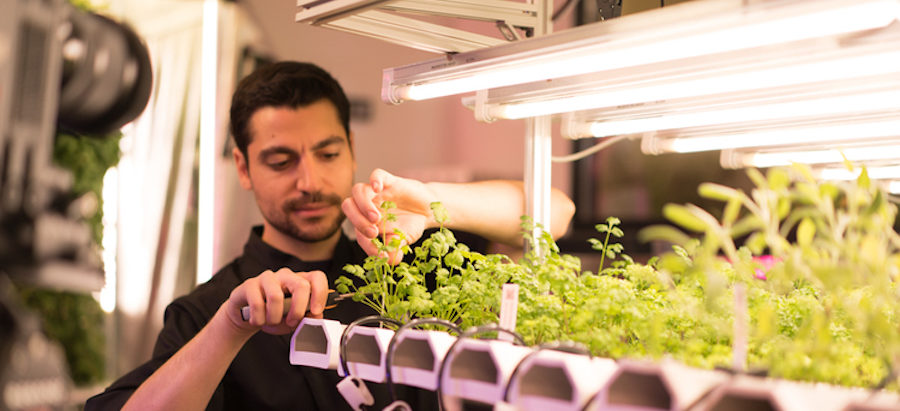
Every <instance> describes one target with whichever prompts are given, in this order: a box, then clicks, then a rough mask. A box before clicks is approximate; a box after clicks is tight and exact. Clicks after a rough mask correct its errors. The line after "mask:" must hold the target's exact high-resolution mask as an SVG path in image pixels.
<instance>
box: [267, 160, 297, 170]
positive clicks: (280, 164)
mask: <svg viewBox="0 0 900 411" xmlns="http://www.w3.org/2000/svg"><path fill="white" fill-rule="evenodd" d="M290 163H291V159H290V158H277V159H270V160H268V161H266V165H267V166H268V167H269V168H271V169H274V170H280V169H283V168H285V167H287V166H289V165H290Z"/></svg>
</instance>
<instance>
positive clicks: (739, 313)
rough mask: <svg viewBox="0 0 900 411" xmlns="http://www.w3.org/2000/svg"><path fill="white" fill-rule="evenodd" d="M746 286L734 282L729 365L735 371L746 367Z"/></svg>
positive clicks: (742, 370) (743, 369) (741, 370)
mask: <svg viewBox="0 0 900 411" xmlns="http://www.w3.org/2000/svg"><path fill="white" fill-rule="evenodd" d="M748 322H749V321H748V319H747V288H746V287H745V286H744V284H742V283H735V284H734V338H732V341H733V343H732V344H733V346H732V347H731V352H732V353H733V354H732V357H731V360H732V363H731V367H732V368H733V369H734V370H735V371H739V372H744V371H746V369H747V340H748V336H747V324H748Z"/></svg>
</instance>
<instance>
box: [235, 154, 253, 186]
mask: <svg viewBox="0 0 900 411" xmlns="http://www.w3.org/2000/svg"><path fill="white" fill-rule="evenodd" d="M231 155H232V156H233V157H234V165H235V167H237V172H238V181H240V182H241V187H243V188H244V190H252V189H253V183H252V182H251V181H250V169H249V168H248V167H249V166H248V164H247V158H246V157H244V153H243V152H241V150H240V149H238V148H237V147H235V148H233V149H231Z"/></svg>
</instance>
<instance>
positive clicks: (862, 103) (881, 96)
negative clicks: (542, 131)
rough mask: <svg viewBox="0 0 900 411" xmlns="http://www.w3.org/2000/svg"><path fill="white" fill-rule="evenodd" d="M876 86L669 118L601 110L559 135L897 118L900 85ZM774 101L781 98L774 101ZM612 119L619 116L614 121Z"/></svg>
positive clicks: (569, 122) (675, 114) (570, 120)
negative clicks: (877, 115)
mask: <svg viewBox="0 0 900 411" xmlns="http://www.w3.org/2000/svg"><path fill="white" fill-rule="evenodd" d="M895 77H900V76H895ZM876 84H878V86H875V87H871V89H870V90H867V91H861V92H860V93H859V94H850V95H845V94H843V93H838V95H827V94H826V95H823V96H812V97H804V96H799V97H798V99H797V100H796V101H789V102H770V101H763V102H760V103H756V104H754V103H750V104H739V105H736V107H735V105H726V104H719V106H725V107H724V108H718V107H715V106H714V107H709V108H706V107H701V108H700V109H693V110H678V109H672V110H670V111H669V112H668V114H667V112H664V111H662V112H661V111H659V110H654V109H653V108H652V107H648V108H647V109H648V111H649V113H648V114H643V113H641V114H638V115H635V114H633V113H634V112H635V111H637V110H634V109H633V110H629V111H627V112H625V113H616V112H615V110H605V111H601V112H597V113H592V114H589V115H587V116H586V117H588V118H604V119H603V120H596V121H586V120H583V119H581V120H579V119H577V118H576V117H575V116H569V118H568V119H567V123H566V126H565V127H564V128H565V129H566V131H565V132H564V133H563V135H564V136H565V137H568V138H572V139H577V138H584V137H609V136H616V135H629V134H639V133H645V132H651V131H658V130H671V129H681V128H690V127H700V126H706V125H726V124H740V123H747V122H763V121H765V122H771V121H786V120H792V119H802V118H804V117H813V116H839V115H846V114H848V113H865V112H874V111H889V110H895V111H897V112H898V115H900V84H897V85H895V86H894V87H896V88H894V89H892V87H891V86H890V85H889V84H887V83H883V82H882V83H876ZM877 89H880V90H877ZM885 89H887V90H885ZM747 98H748V99H751V98H752V96H747ZM773 99H774V100H776V101H778V100H782V98H777V97H775V98H773ZM700 104H702V103H700ZM663 109H664V108H663ZM616 115H618V116H619V117H620V118H616Z"/></svg>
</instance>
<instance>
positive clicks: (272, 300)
mask: <svg viewBox="0 0 900 411" xmlns="http://www.w3.org/2000/svg"><path fill="white" fill-rule="evenodd" d="M286 294H289V295H291V301H290V304H291V306H290V309H289V310H287V314H286V315H285V314H284V313H285V310H284V298H285V295H286ZM327 298H328V278H327V277H326V276H325V273H323V272H321V271H312V272H308V273H306V272H301V273H295V272H293V271H291V270H290V269H287V268H282V269H280V270H278V271H276V272H272V271H270V270H266V271H265V272H263V273H262V274H260V275H258V276H256V277H253V278H250V279H248V280H247V281H244V283H243V284H241V285H239V286H238V287H237V288H235V289H234V290H233V291H232V292H231V296H230V297H228V300H227V301H226V302H225V304H224V307H223V309H224V311H225V313H227V316H228V319H229V320H230V322H231V323H232V325H233V326H234V328H235V329H237V330H239V331H240V332H246V333H251V334H252V333H255V332H256V331H258V330H260V329H262V330H263V331H264V332H266V333H269V334H287V333H290V332H292V331H293V330H294V328H296V327H297V325H298V324H300V320H302V319H303V317H304V316H305V315H308V316H310V317H313V318H322V311H323V310H324V309H325V301H326V300H327ZM244 306H248V307H250V318H249V320H248V321H244V320H243V319H242V318H241V308H242V307H244ZM307 307H308V309H309V310H308V311H309V314H306V311H307Z"/></svg>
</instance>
